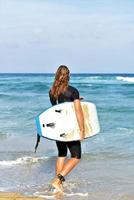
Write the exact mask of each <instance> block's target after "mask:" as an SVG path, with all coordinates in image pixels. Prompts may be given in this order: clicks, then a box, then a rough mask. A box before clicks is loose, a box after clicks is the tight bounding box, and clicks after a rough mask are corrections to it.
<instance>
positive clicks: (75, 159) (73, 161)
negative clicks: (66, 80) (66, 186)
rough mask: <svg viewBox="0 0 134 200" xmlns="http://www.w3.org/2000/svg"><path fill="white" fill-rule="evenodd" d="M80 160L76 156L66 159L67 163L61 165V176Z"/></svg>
mask: <svg viewBox="0 0 134 200" xmlns="http://www.w3.org/2000/svg"><path fill="white" fill-rule="evenodd" d="M79 162H80V159H77V158H71V159H70V160H68V161H67V163H66V164H65V165H64V166H63V169H62V171H61V172H60V174H61V175H62V176H66V175H67V174H68V173H69V172H70V171H71V170H72V169H73V168H74V167H75V166H76V165H77V164H78V163H79Z"/></svg>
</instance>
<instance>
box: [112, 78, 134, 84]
mask: <svg viewBox="0 0 134 200" xmlns="http://www.w3.org/2000/svg"><path fill="white" fill-rule="evenodd" d="M116 79H117V80H119V81H125V82H129V83H134V77H124V76H116Z"/></svg>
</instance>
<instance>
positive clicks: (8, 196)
mask: <svg viewBox="0 0 134 200" xmlns="http://www.w3.org/2000/svg"><path fill="white" fill-rule="evenodd" d="M0 200H43V199H42V198H39V197H27V196H23V195H21V194H19V193H10V192H9V193H8V192H0Z"/></svg>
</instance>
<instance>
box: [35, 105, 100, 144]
mask: <svg viewBox="0 0 134 200" xmlns="http://www.w3.org/2000/svg"><path fill="white" fill-rule="evenodd" d="M81 106H82V110H83V114H84V125H85V135H84V138H85V139H86V138H88V137H92V136H94V135H96V134H98V133H99V132H100V125H99V120H98V115H97V110H96V106H95V104H94V103H91V102H81ZM35 121H36V127H37V133H38V134H39V135H40V136H41V137H45V138H48V139H51V140H56V141H65V142H67V141H76V140H79V139H80V134H79V126H78V122H77V118H76V113H75V109H74V103H73V102H65V103H61V104H58V105H55V106H52V107H50V108H48V109H46V110H45V111H44V112H42V113H41V114H39V115H38V116H37V117H36V118H35Z"/></svg>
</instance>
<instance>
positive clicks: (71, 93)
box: [49, 85, 81, 159]
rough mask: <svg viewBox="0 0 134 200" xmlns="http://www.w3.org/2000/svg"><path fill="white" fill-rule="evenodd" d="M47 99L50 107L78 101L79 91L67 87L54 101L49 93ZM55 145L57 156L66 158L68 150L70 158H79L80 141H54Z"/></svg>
mask: <svg viewBox="0 0 134 200" xmlns="http://www.w3.org/2000/svg"><path fill="white" fill-rule="evenodd" d="M49 97H50V101H51V104H52V105H56V104H57V103H58V104H59V103H63V102H73V101H74V100H76V99H79V91H78V90H77V89H76V88H75V87H72V86H70V85H69V86H68V88H67V90H66V91H65V92H64V93H61V94H60V95H59V97H58V100H56V99H55V98H54V97H53V96H52V95H51V93H50V91H49ZM56 145H57V148H58V156H59V157H66V155H67V149H69V151H70V153H71V157H72V158H77V159H80V158H81V143H80V141H72V142H61V141H56Z"/></svg>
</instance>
